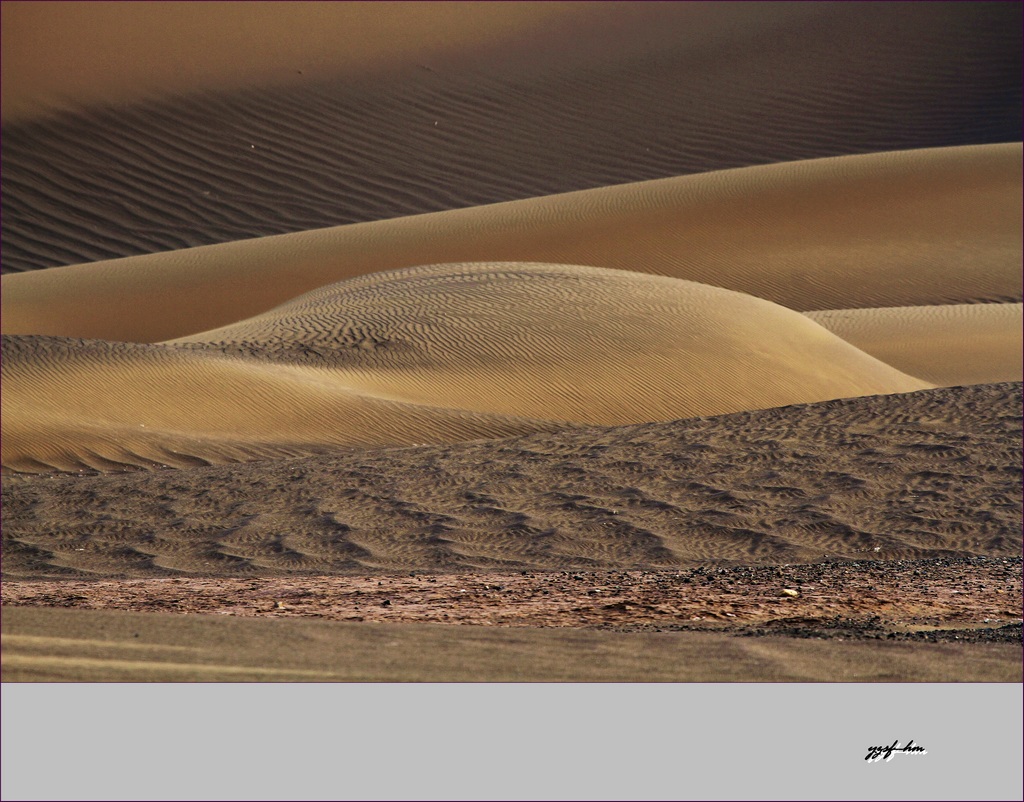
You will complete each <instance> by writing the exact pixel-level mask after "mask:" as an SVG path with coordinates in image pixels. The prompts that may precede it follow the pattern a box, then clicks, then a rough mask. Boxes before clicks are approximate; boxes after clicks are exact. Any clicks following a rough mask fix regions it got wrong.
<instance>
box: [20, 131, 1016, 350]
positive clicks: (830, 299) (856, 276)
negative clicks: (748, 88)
mask: <svg viewBox="0 0 1024 802" xmlns="http://www.w3.org/2000/svg"><path fill="white" fill-rule="evenodd" d="M1021 154H1022V146H1021V144H1020V143H1010V144H1004V145H984V146H969V147H956V148H936V149H926V150H916V151H899V152H890V153H877V154H869V155H861V156H843V157H836V158H829V159H814V160H807V161H800V162H791V163H785V164H771V165H764V166H759V167H747V168H742V169H735V170H723V171H720V172H714V173H705V174H699V175H690V176H681V177H677V178H668V179H661V180H656V181H643V182H638V183H632V184H625V185H620V186H610V187H602V188H599V189H591V190H583V191H580V192H570V193H566V194H562V195H554V196H548V197H541V198H530V199H527V200H521V201H512V202H508V203H499V204H494V205H491V206H481V207H476V208H469V209H456V210H452V211H446V212H436V213H432V214H423V215H416V216H413V217H405V218H398V219H394V220H381V221H375V222H370V223H357V224H353V225H348V226H339V227H336V228H328V229H321V230H318V231H308V232H301V233H296V234H284V235H279V236H274V237H262V238H259V239H255V240H243V241H238V242H231V243H224V244H220V245H209V246H203V247H199V248H190V249H185V250H180V251H172V252H165V253H156V254H148V255H144V256H134V257H127V258H124V259H115V260H110V261H105V262H93V263H91V264H84V265H71V266H67V267H59V268H53V269H50V270H37V271H31V272H28V273H22V274H8V275H4V276H3V277H2V279H0V281H2V287H3V322H2V325H3V333H5V334H50V335H54V336H63V337H85V338H96V339H110V340H124V341H131V342H156V341H160V340H167V339H172V338H175V337H183V336H187V335H189V334H193V333H195V332H198V331H205V330H208V329H212V328H216V327H218V326H224V325H228V324H230V323H234V322H235V321H238V320H240V319H242V318H246V317H250V316H252V315H257V314H259V313H261V312H264V311H266V310H268V309H271V308H273V307H274V306H276V305H278V304H281V303H284V302H286V301H288V300H289V299H291V298H294V297H295V296H297V295H299V294H301V293H303V292H308V291H310V290H313V289H316V288H317V287H322V286H324V285H326V284H330V283H333V282H335V281H339V280H343V279H346V278H353V277H358V276H361V275H367V274H370V273H375V272H380V271H385V270H392V269H398V268H404V267H411V266H414V265H422V264H440V263H455V262H475V261H528V262H544V263H562V264H583V265H590V266H596V267H607V268H616V269H623V270H631V271H636V272H642V273H651V274H658V275H667V276H672V277H674V278H681V279H687V280H691V281H697V282H700V283H703V284H709V285H713V286H718V287H723V288H725V289H731V290H736V291H738V292H744V293H748V294H750V295H755V296H757V297H759V298H763V299H765V300H769V301H773V302H775V303H779V304H782V305H783V306H787V307H789V308H791V309H796V310H798V311H808V310H815V309H845V308H862V307H882V306H907V305H923V304H952V303H976V302H980V301H985V302H993V301H997V302H1017V301H1020V300H1021V297H1022V291H1021V272H1020V263H1021V218H1022V200H1021V198H1022V194H1021Z"/></svg>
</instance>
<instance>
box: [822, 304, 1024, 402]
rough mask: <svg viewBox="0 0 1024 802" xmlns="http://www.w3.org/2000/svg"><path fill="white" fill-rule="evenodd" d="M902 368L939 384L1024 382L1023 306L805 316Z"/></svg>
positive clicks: (855, 311) (959, 306)
mask: <svg viewBox="0 0 1024 802" xmlns="http://www.w3.org/2000/svg"><path fill="white" fill-rule="evenodd" d="M805 314H806V316H807V317H809V318H810V319H811V320H813V321H814V322H816V323H818V324H820V325H821V326H824V327H825V328H826V329H828V330H829V331H831V332H832V333H833V334H836V335H837V336H839V337H841V338H842V339H844V340H846V341H847V342H848V343H850V344H851V345H854V346H856V347H857V348H860V349H861V350H862V351H865V352H866V353H868V354H871V355H872V356H874V357H877V358H878V359H880V360H881V361H883V362H885V363H886V364H889V365H892V366H893V367H894V368H896V369H897V370H901V371H904V372H905V373H909V374H911V375H913V376H917V377H918V378H920V379H924V380H925V381H928V382H931V383H933V384H936V385H947V386H953V385H958V384H984V383H988V382H1006V381H1021V379H1024V375H1022V371H1024V347H1022V341H1024V315H1022V307H1021V304H949V305H940V306H913V307H890V308H885V309H830V310H827V311H820V312H807V313H805Z"/></svg>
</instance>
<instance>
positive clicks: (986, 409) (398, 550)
mask: <svg viewBox="0 0 1024 802" xmlns="http://www.w3.org/2000/svg"><path fill="white" fill-rule="evenodd" d="M1020 482H1021V385H1020V384H1019V383H1014V384H990V385H978V386H974V387H960V388H943V389H938V390H925V391H921V392H915V393H910V394H905V395H887V396H874V397H866V398H858V399H847V400H836V401H830V402H825V403H819V404H811V405H801V406H793V407H784V408H778V409H772V410H767V411H758V412H742V413H736V414H732V415H725V416H720V417H714V418H706V419H690V420H682V421H673V422H667V423H649V424H641V425H634V426H627V427H612V428H585V429H579V430H565V431H562V432H557V433H553V434H552V433H545V434H536V435H528V436H525V437H519V438H512V439H508V440H502V441H489V442H486V443H462V444H456V445H449V446H428V447H419V448H402V449H384V450H376V451H370V452H361V453H352V454H339V455H330V456H328V455H321V456H314V457H308V458H305V459H302V460H278V461H273V462H260V463H247V464H241V465H232V466H214V467H207V468H195V469H192V470H188V471H149V472H141V473H132V474H127V475H124V474H122V475H118V474H107V475H100V476H83V477H62V476H56V477H46V478H33V479H31V480H29V479H27V478H19V477H17V476H11V475H7V476H5V477H4V480H3V490H4V505H3V527H2V529H3V553H4V565H3V568H4V573H5V576H8V577H24V578H32V577H35V578H44V577H62V576H69V577H70V576H97V577H99V576H120V577H130V576H132V577H158V576H173V575H175V574H179V575H182V574H184V575H220V576H259V575H275V574H277V575H279V574H287V573H307V574H309V573H350V574H360V573H363V574H365V573H366V572H367V571H373V572H388V571H394V572H408V571H413V570H415V571H472V570H499V569H506V570H507V569H526V568H531V569H534V568H535V569H547V570H568V569H584V568H595V569H597V568H608V569H618V570H625V569H629V568H672V567H677V566H687V565H697V564H742V565H751V564H780V563H797V562H816V561H821V560H827V559H854V560H862V559H863V560H880V559H881V560H888V559H899V558H925V557H937V556H952V555H989V556H1015V555H1020V553H1021V542H1020V527H1021V523H1022V521H1021V506H1020Z"/></svg>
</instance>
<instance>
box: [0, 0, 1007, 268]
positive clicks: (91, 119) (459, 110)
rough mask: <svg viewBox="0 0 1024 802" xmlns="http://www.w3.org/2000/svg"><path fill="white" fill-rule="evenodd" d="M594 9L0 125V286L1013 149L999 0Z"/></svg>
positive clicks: (1002, 7)
mask: <svg viewBox="0 0 1024 802" xmlns="http://www.w3.org/2000/svg"><path fill="white" fill-rule="evenodd" d="M600 5H605V6H607V7H608V9H609V10H607V11H606V10H605V9H600V10H596V11H595V10H594V9H593V8H588V9H585V10H584V11H583V12H580V13H579V14H577V15H576V19H575V20H572V19H570V20H568V21H567V22H565V23H563V24H564V26H565V27H563V28H558V27H554V28H552V27H551V26H550V25H548V26H545V27H547V28H548V30H546V31H545V30H539V31H536V32H534V33H533V34H532V35H531V37H530V38H527V39H523V40H522V41H520V42H518V44H517V43H506V44H505V45H501V46H495V44H494V43H493V42H490V46H489V47H486V48H480V49H479V50H480V52H477V53H475V54H474V53H470V52H469V48H468V47H467V43H468V42H469V41H471V39H472V37H470V38H469V39H468V40H467V42H462V43H458V42H456V43H455V45H456V49H457V50H460V51H461V53H462V56H461V57H460V58H459V59H455V60H450V63H444V64H442V63H441V62H440V61H438V60H436V59H432V58H425V57H417V64H416V65H415V66H411V68H410V69H404V70H400V71H397V72H395V73H389V72H383V73H377V74H373V73H365V72H364V73H352V72H349V73H347V74H346V73H342V75H341V76H340V78H339V79H338V80H334V81H330V80H324V81H321V82H318V83H315V84H313V85H309V84H306V83H305V81H307V80H308V78H307V79H296V76H295V74H294V73H295V70H285V69H281V70H279V71H278V72H279V74H284V73H287V74H288V75H290V76H291V77H292V79H295V82H296V83H295V85H291V86H287V87H282V88H276V89H275V88H266V86H265V82H266V81H265V78H266V77H265V76H264V78H263V82H262V83H261V80H260V78H259V76H253V78H252V81H251V84H252V86H251V88H249V89H248V90H238V91H234V92H209V93H205V94H204V93H190V94H187V95H185V96H182V97H180V98H171V99H168V98H166V97H165V98H163V99H160V100H156V101H150V102H141V103H140V102H136V103H132V104H121V105H115V106H114V107H112V108H93V109H92V110H89V111H83V112H80V113H68V114H64V115H61V116H59V117H56V118H54V119H48V120H41V121H36V122H23V123H15V124H8V125H5V127H4V130H3V138H4V148H3V151H2V153H0V157H2V162H3V165H2V167H3V169H2V171H0V184H2V193H3V197H4V215H3V219H2V268H3V271H4V272H9V271H21V270H31V269H37V268H46V267H52V266H57V265H66V264H75V263H82V262H90V261H97V260H104V259H112V258H117V257H122V256H129V255H133V254H139V253H151V252H156V251H166V250H175V249H181V248H186V247H191V246H197V245H205V244H212V243H216V242H226V241H234V240H238V239H246V238H253V237H260V236H268V235H273V234H282V233H287V232H294V231H301V230H309V229H314V228H324V227H329V226H336V225H341V224H347V223H354V222H362V221H368V220H376V219H384V218H393V217H400V216H407V215H414V214H421V213H425V212H434V211H440V210H443V209H451V208H464V207H470V206H475V205H480V204H486V203H496V202H503V201H508V200H514V199H519V198H526V197H536V196H542V195H551V194H555V193H562V192H568V191H574V190H580V189H586V188H592V187H597V186H604V185H610V184H621V183H627V182H634V181H639V180H648V179H654V178H664V177H669V176H676V175H684V174H690V173H700V172H708V171H713V170H721V169H727V168H733V167H740V166H747V165H753V164H765V163H772V162H782V161H795V160H800V159H808V158H820V157H829V156H837V155H845V154H851V153H866V152H876V151H889V150H902V149H914V148H926V147H945V146H955V145H962V144H983V143H993V142H1007V141H1019V140H1020V138H1021V122H1020V112H1021V106H1020V103H1021V99H1020V98H1021V78H1020V68H1019V67H1020V53H1021V42H1020V37H1019V36H1018V32H1019V30H1020V27H1021V10H1020V4H1019V3H929V4H927V5H924V4H917V3H890V4H878V3H870V4H846V3H821V4H794V5H786V4H782V5H775V4H766V5H764V6H763V7H762V8H751V7H749V5H747V4H743V5H746V7H745V8H742V11H740V12H739V13H738V12H737V10H736V9H735V7H730V5H731V4H723V3H711V4H708V5H706V6H704V7H702V8H701V7H699V6H700V5H701V4H689V3H688V4H685V6H691V7H693V8H695V9H696V10H694V11H692V12H691V9H689V8H686V7H685V6H684V4H662V3H654V4H624V5H626V6H637V7H638V9H637V11H636V12H635V13H634V11H633V10H632V9H629V8H626V9H623V8H621V7H617V6H618V5H619V4H600ZM460 13H464V12H460ZM602 15H607V16H608V20H605V21H603V22H601V23H593V24H592V23H591V21H590V20H594V19H599V18H601V16H602ZM616 15H617V17H618V19H614V20H612V19H611V18H612V17H613V16H616ZM58 22H59V20H58ZM281 24H282V25H285V26H287V24H288V22H287V20H282V23H281ZM12 30H13V29H12ZM359 31H360V28H359V25H358V21H357V23H356V25H355V27H354V28H353V29H352V30H351V31H346V33H347V34H349V35H351V36H352V37H353V38H354V39H357V40H358V39H359V37H360V33H359ZM236 33H237V32H236V31H234V30H233V31H230V34H231V36H228V37H225V38H226V39H230V40H232V41H233V40H235V39H236V38H237V36H236ZM278 33H279V32H277V31H275V32H271V33H268V34H267V35H268V36H271V37H273V36H275V35H278ZM673 34H674V35H673ZM151 35H157V36H159V33H158V32H156V33H151ZM200 36H208V32H206V31H202V32H200ZM545 37H546V38H545ZM313 38H316V37H313ZM395 41H397V40H396V38H395V37H392V41H390V42H389V43H388V46H389V47H391V48H394V47H395V46H396V45H395ZM539 41H542V42H546V43H547V45H546V46H540V45H538V42H539ZM553 42H556V43H557V44H552V43H553ZM128 44H129V45H130V46H131V47H132V48H137V47H138V43H137V42H134V41H133V42H130V43H128ZM357 44H361V42H357ZM222 45H223V43H220V42H219V43H218V45H217V47H218V48H220V47H221V46H222ZM399 47H400V45H399ZM5 49H6V48H5ZM12 52H13V51H12ZM61 55H62V54H61V53H59V52H58V53H57V54H56V57H57V58H59V57H60V56H61ZM262 55H263V54H262V53H261V56H262ZM250 58H251V56H250ZM236 62H237V63H236V64H232V66H231V70H232V71H233V72H235V71H237V70H238V69H239V68H238V67H237V64H244V63H245V58H239V59H237V60H236ZM188 66H189V67H191V64H189V65H188ZM130 72H131V71H130V70H122V71H121V73H120V74H118V75H117V76H115V77H116V78H117V80H118V81H120V82H123V81H124V80H126V78H125V74H126V73H130ZM5 73H6V70H5ZM69 80H74V76H73V75H72V76H71V78H70V79H69ZM127 80H130V79H127ZM298 81H301V83H298ZM12 87H13V81H12ZM12 92H13V88H12ZM183 143H187V146H184V145H183ZM460 258H461V259H465V258H507V259H523V258H529V257H526V256H523V255H517V254H501V255H492V254H488V255H486V256H485V257H471V256H464V257H460ZM536 258H542V257H536ZM418 261H420V262H424V261H427V262H431V261H450V260H447V259H440V258H430V259H425V260H418ZM566 261H569V262H579V261H580V260H579V259H567V260H566ZM392 266H397V265H392Z"/></svg>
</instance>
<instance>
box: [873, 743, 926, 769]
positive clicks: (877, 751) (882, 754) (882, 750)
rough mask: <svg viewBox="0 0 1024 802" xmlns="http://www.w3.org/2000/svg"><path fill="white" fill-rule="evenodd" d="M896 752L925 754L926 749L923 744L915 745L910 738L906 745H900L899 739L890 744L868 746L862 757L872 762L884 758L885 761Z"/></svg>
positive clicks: (890, 758)
mask: <svg viewBox="0 0 1024 802" xmlns="http://www.w3.org/2000/svg"><path fill="white" fill-rule="evenodd" d="M897 752H899V753H902V754H904V755H927V754H928V750H927V749H925V748H924V747H923V746H917V745H915V744H914V740H913V739H911V740H910V742H909V743H907V745H906V746H900V742H899V740H898V739H897V740H895V741H893V742H892V745H891V746H869V747H868V753H867V755H865V756H864V759H865V760H866V761H868V762H869V763H874V762H875V761H876V760H884V761H886V762H888V761H890V760H892V756H893V755H895V754H896V753H897Z"/></svg>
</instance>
